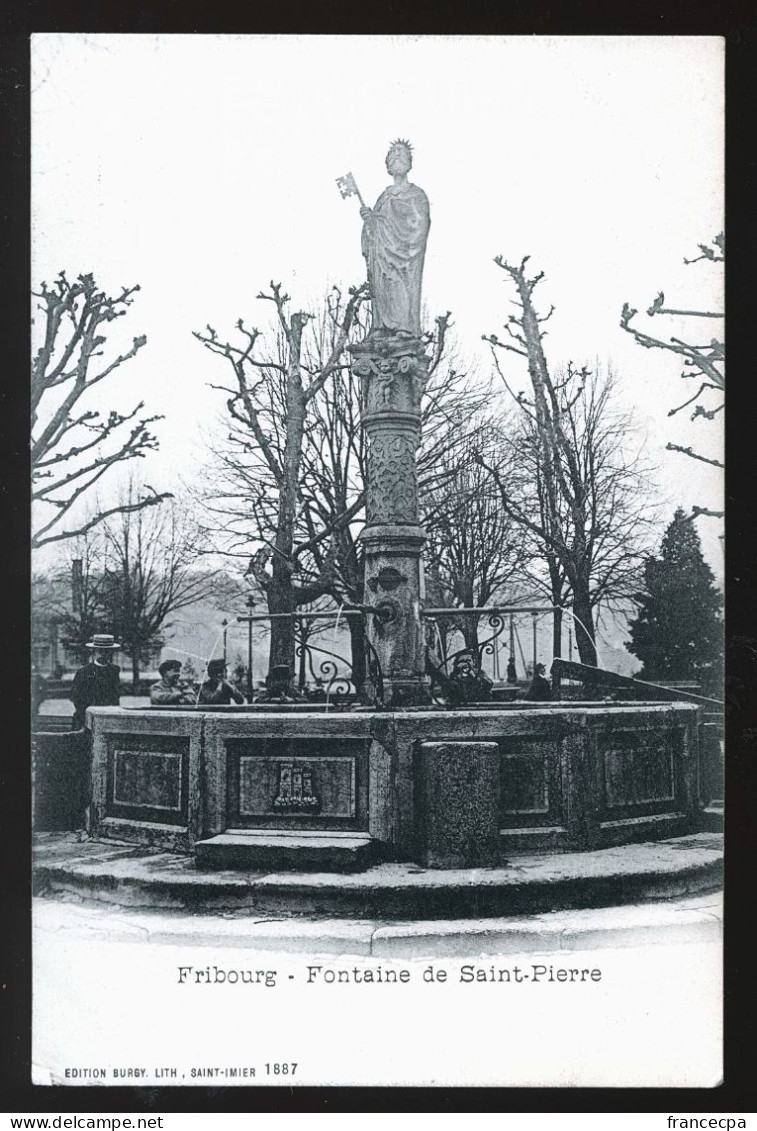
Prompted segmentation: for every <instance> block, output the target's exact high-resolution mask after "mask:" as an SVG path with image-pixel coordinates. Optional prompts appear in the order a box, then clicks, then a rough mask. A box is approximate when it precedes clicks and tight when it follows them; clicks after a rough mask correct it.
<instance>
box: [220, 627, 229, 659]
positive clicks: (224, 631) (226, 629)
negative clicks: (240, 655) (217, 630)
mask: <svg viewBox="0 0 757 1131" xmlns="http://www.w3.org/2000/svg"><path fill="white" fill-rule="evenodd" d="M221 627H222V628H223V662H224V664H225V663H226V633H227V632H228V631H229V622H228V621H227V620H226V617H224V618H223V620H222V621H221Z"/></svg>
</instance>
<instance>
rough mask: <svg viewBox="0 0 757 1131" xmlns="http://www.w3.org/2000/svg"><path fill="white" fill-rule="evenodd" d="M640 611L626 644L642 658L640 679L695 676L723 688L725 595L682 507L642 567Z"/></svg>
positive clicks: (707, 687)
mask: <svg viewBox="0 0 757 1131" xmlns="http://www.w3.org/2000/svg"><path fill="white" fill-rule="evenodd" d="M644 583H645V586H644V592H642V593H639V594H637V597H636V599H637V601H638V604H639V615H638V617H637V618H636V620H635V621H633V622H632V623H631V625H630V629H631V639H630V640H629V641H626V648H628V650H629V652H632V653H633V654H634V655H635V656H638V658H639V659H640V660H642V661H643V664H644V667H643V668H642V670H641V672H639V676H640V678H641V679H651V680H655V679H666V680H667V679H671V680H676V679H681V680H683V679H695V680H697V682H699V683H700V684H701V685H702V688H703V690H704V691H705V693H708V692H709V693H710V694H714V693H718V692H721V691H722V664H723V615H722V608H723V598H722V595H721V593H720V592H719V590H718V589H717V588H716V586H715V579H714V576H713V573H712V570H711V569H710V567H709V566H708V565H707V563H706V562H705V560H704V558H703V556H702V546H701V543H700V541H699V535H698V533H697V531H696V528H695V526H694V524H693V522H692V521H691V519H690V517H687V515H686V514H685V513H684V511H683V510H682V509H681V508H680V507H679V508H678V509H677V510H676V512H675V515H674V517H673V521H672V522H671V524H670V526H669V527H668V529H667V530H666V531H665V536H664V537H663V540H662V545H661V547H660V556H659V557H650V558H648V559H647V561H646V563H645V566H644Z"/></svg>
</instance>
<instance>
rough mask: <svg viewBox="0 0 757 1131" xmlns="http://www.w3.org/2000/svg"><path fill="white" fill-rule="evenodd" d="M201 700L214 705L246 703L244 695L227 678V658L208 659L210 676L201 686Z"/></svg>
mask: <svg viewBox="0 0 757 1131" xmlns="http://www.w3.org/2000/svg"><path fill="white" fill-rule="evenodd" d="M200 702H201V703H207V704H213V705H214V706H219V705H220V706H227V705H228V704H229V703H244V695H241V694H240V693H239V692H238V691H237V689H236V688H235V687H234V686H232V684H230V683H229V681H228V679H227V678H226V661H225V660H208V678H207V679H206V680H205V682H204V683H203V684H202V686H201V687H200Z"/></svg>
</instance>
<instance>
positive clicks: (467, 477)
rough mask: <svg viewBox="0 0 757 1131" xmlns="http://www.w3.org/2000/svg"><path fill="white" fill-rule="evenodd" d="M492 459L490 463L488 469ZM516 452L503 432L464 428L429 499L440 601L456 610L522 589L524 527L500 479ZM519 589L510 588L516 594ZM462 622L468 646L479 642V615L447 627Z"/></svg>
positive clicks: (431, 570)
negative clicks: (506, 501) (507, 503)
mask: <svg viewBox="0 0 757 1131" xmlns="http://www.w3.org/2000/svg"><path fill="white" fill-rule="evenodd" d="M484 464H486V465H487V466H486V467H485V466H484ZM511 464H512V457H511V453H510V450H509V448H508V445H507V444H506V442H504V443H503V437H502V435H501V434H500V433H499V432H498V431H497V430H496V429H494V428H493V427H492V426H491V425H488V426H487V425H481V424H479V422H477V421H474V422H471V423H469V426H468V428H467V429H466V427H465V426H464V425H463V426H462V427H461V428H460V430H458V431H457V435H456V443H455V445H454V447H450V449H449V450H447V451H446V452H445V453H444V455H443V456H442V458H441V460H440V461H439V469H438V470H439V473H440V474H439V480H438V483H437V485H436V486H435V487H434V488H433V489H432V490H430V491H428V492H427V493H426V494H425V495H424V496H423V497H422V504H423V514H422V521H423V525H424V527H425V529H426V532H427V534H428V537H429V542H428V545H427V547H426V560H427V576H428V578H429V580H430V583H431V584H430V586H429V585H428V584H427V588H429V587H431V588H433V590H434V600H435V602H436V601H438V602H439V603H440V605H442V606H446V607H449V608H454V607H455V606H463V607H468V608H470V607H483V606H485V605H487V604H489V602H491V601H492V600H494V599H498V598H500V597H501V596H502V593H503V591H504V590H505V589H506V588H507V589H510V590H512V589H514V588H517V587H518V582H517V580H516V579H518V578H519V575H520V573H521V571H522V565H523V554H522V546H523V538H522V535H521V532H520V528H519V527H518V525H517V524H516V523H515V522H514V521H513V519H512V517H511V516H510V514H508V512H507V511H506V510H505V509H504V507H502V505H501V502H500V498H499V490H498V486H497V481H496V479H495V478H494V476H493V475H492V474H491V473H490V472H489V470H488V467H493V468H496V469H497V471H498V475H499V478H500V481H505V480H506V479H509V478H510V475H511V473H512V466H511ZM511 595H512V594H511V593H509V594H508V598H509V597H510V596H511ZM453 626H455V627H459V629H460V631H461V632H462V634H463V638H464V640H465V645H466V647H467V648H476V647H477V646H478V631H477V629H478V623H477V618H473V617H461V618H460V621H459V623H457V622H455V621H454V620H453V619H452V618H447V617H445V618H444V619H443V621H442V623H441V625H440V630H441V631H442V632H443V633H444V631H445V630H446V629H449V628H451V627H453Z"/></svg>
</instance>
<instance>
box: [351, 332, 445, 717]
mask: <svg viewBox="0 0 757 1131" xmlns="http://www.w3.org/2000/svg"><path fill="white" fill-rule="evenodd" d="M350 349H351V352H352V356H353V363H352V364H353V371H354V372H355V374H357V375H358V376H359V377H360V379H361V386H362V405H361V411H362V423H363V427H364V429H365V433H366V439H367V470H368V483H367V500H366V512H367V521H366V525H365V529H364V530H363V533H362V535H361V537H362V539H363V542H364V545H365V595H364V601H365V604H366V605H372V606H374V607H379V608H381V609H382V610H383V612H384V616H383V618H380V617H378V616H369V617H368V618H367V620H368V623H367V627H366V632H367V635H368V639H369V641H370V643H371V645H372V646H373V647H374V648H375V650H376V654H377V655H378V657H379V661H380V663H381V669H382V674H383V678H384V702H385V703H386V704H387V705H388V706H402V705H410V704H418V703H427V702H429V701H430V694H429V680H428V677H427V676H426V674H425V667H426V659H425V656H426V650H425V642H424V634H423V627H422V624H421V616H420V597H421V561H420V557H421V547H422V546H423V543H424V542H425V541H426V535H425V532H424V530H423V527H422V526H421V525H420V522H419V521H418V473H417V468H416V453H417V449H418V444H419V443H420V438H421V397H422V395H423V390H424V388H425V386H426V381H427V380H428V359H427V357H426V354H425V350H424V343H423V341H422V340H421V339H420V338H412V337H409V336H408V335H402V334H385V335H381V336H379V335H373V336H370V337H369V338H368V339H366V341H364V342H361V343H360V344H359V345H356V346H351V347H350Z"/></svg>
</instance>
